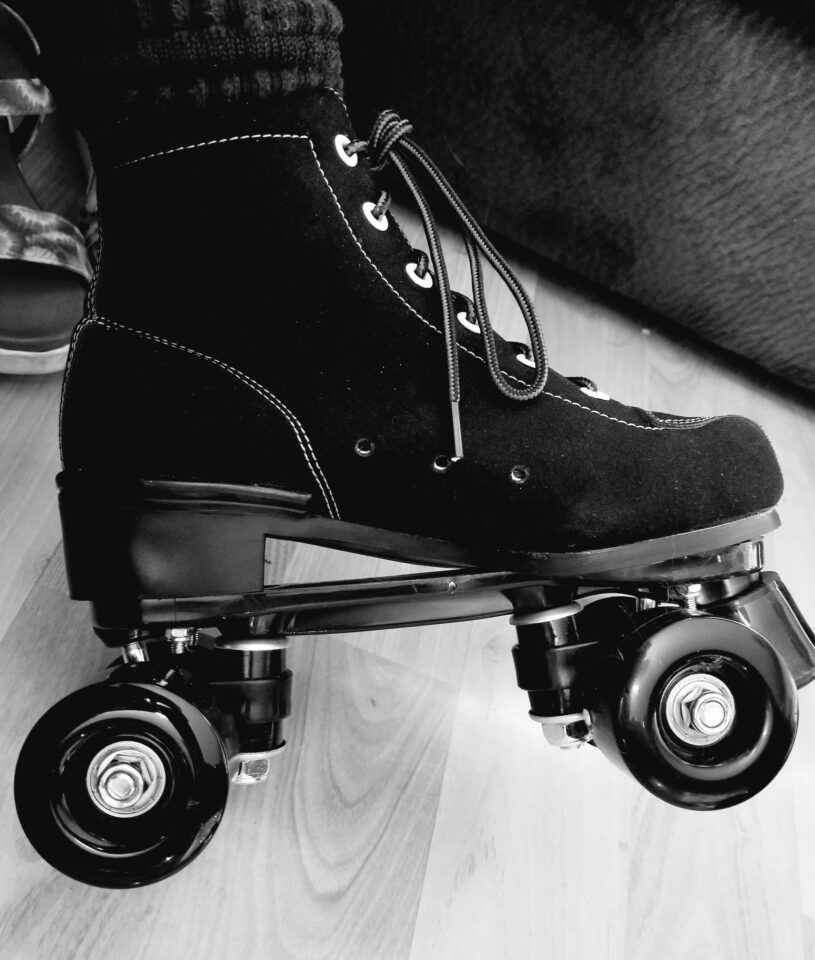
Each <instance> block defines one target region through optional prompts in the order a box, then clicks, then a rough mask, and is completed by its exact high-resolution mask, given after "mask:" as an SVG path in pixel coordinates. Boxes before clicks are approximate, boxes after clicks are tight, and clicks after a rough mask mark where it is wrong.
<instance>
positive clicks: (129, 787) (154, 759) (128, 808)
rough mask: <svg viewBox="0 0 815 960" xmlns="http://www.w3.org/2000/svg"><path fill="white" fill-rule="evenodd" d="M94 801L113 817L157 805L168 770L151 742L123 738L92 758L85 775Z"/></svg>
mask: <svg viewBox="0 0 815 960" xmlns="http://www.w3.org/2000/svg"><path fill="white" fill-rule="evenodd" d="M85 782H86V785H87V788H88V793H89V795H90V797H91V800H93V802H94V804H95V805H96V806H97V807H98V808H99V809H100V810H102V811H103V812H104V813H107V814H109V815H110V816H113V817H137V816H140V815H141V814H143V813H146V812H147V811H148V810H150V809H151V808H152V807H154V806H155V805H156V804H157V803H158V801H159V800H160V799H161V796H162V794H163V793H164V787H165V785H166V782H167V773H166V771H165V769H164V764H163V763H162V761H161V758H160V757H159V755H158V754H157V753H156V751H155V750H153V749H152V748H151V747H148V746H147V744H144V743H139V742H138V741H136V740H119V741H117V742H116V743H111V744H108V745H107V746H106V747H103V748H102V749H101V750H100V751H99V752H98V753H97V754H96V756H95V757H94V758H93V760H91V762H90V765H89V766H88V773H87V776H86V778H85Z"/></svg>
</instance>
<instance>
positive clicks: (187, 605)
mask: <svg viewBox="0 0 815 960" xmlns="http://www.w3.org/2000/svg"><path fill="white" fill-rule="evenodd" d="M410 132H411V128H410V126H409V125H408V124H407V123H406V122H405V121H403V120H401V119H399V118H398V117H397V116H395V115H394V114H392V113H390V112H386V113H384V114H383V115H382V116H381V117H380V118H379V120H378V121H377V123H376V124H375V126H374V129H373V131H372V133H371V135H370V137H369V138H368V139H367V140H366V141H362V140H358V139H357V138H356V136H355V134H354V131H353V129H352V127H351V124H350V122H349V120H348V117H347V114H346V111H345V107H344V105H343V103H342V101H341V100H340V98H339V97H338V96H337V95H336V94H335V93H334V92H332V91H330V90H319V91H310V92H299V93H295V94H291V95H289V96H286V97H281V98H280V99H278V100H276V101H275V102H273V103H267V104H264V105H263V106H262V107H258V106H255V107H253V108H251V109H250V108H246V109H245V110H241V109H237V108H233V109H230V110H229V111H228V112H224V113H223V115H222V116H220V117H215V118H213V116H212V115H211V114H208V115H206V116H193V115H191V116H189V117H187V118H186V120H184V119H183V118H179V117H178V116H174V117H173V120H172V123H167V124H166V125H162V124H161V122H158V121H153V122H151V123H150V124H149V125H144V126H143V127H139V126H138V125H137V124H136V123H135V122H134V124H131V125H128V126H127V127H123V128H122V129H121V130H120V131H119V132H118V133H114V134H111V135H110V136H109V137H106V140H105V143H104V144H103V145H102V144H100V145H97V146H96V148H95V157H94V159H95V165H96V168H97V173H98V178H99V205H100V211H101V218H102V221H101V222H102V229H103V242H102V253H101V265H100V268H99V270H98V272H97V276H96V279H95V282H94V286H93V289H92V291H91V295H90V298H89V305H88V313H87V317H86V319H85V320H84V321H83V322H82V323H81V324H80V326H79V328H78V330H77V332H76V335H75V338H74V344H73V350H72V355H71V359H70V363H69V368H68V371H67V374H66V381H65V394H64V403H63V412H62V443H63V460H64V472H63V473H62V474H61V476H60V478H59V487H60V508H61V514H62V522H63V528H64V534H65V554H66V561H67V567H68V573H69V581H70V586H71V591H72V596H74V597H75V598H77V599H84V600H90V601H91V602H92V605H93V616H94V622H95V627H96V631H97V633H98V635H99V636H100V637H101V638H102V639H103V640H104V641H105V642H106V643H108V644H110V645H111V646H117V647H121V648H122V650H123V654H124V660H125V663H124V664H123V665H122V666H120V667H119V668H118V669H117V670H116V671H115V672H114V673H113V675H112V676H111V677H110V678H109V680H107V681H106V682H105V683H102V684H99V685H97V686H96V687H93V688H91V692H90V693H86V692H81V693H80V694H76V695H74V696H73V697H72V698H68V699H67V700H65V701H63V702H62V703H61V704H59V705H58V706H57V707H55V708H54V709H53V710H52V711H51V712H50V713H49V714H47V715H46V717H45V718H43V720H42V721H40V724H39V725H38V726H37V727H36V728H35V730H34V731H33V733H32V734H31V737H30V738H29V741H28V742H27V744H26V747H25V748H24V750H23V753H22V757H21V760H20V768H19V769H20V771H21V774H22V775H18V778H17V784H18V787H17V793H18V805H19V808H20V813H21V818H22V820H23V823H24V826H25V828H26V830H27V832H28V834H29V836H30V837H31V839H32V842H33V843H34V844H35V846H37V848H38V849H39V850H40V851H41V852H42V853H43V855H44V856H45V857H46V858H47V859H49V860H50V862H52V863H53V864H55V865H56V866H58V867H59V868H60V869H62V870H64V871H66V872H68V873H69V874H71V875H72V876H75V877H78V878H79V879H82V880H86V881H88V882H92V883H99V884H102V885H111V886H128V885H135V884H140V883H146V882H149V881H151V880H155V879H159V878H160V877H162V876H166V875H167V874H169V873H172V872H173V871H174V870H177V869H178V868H179V867H180V866H181V865H183V863H185V862H186V861H187V860H189V859H190V857H191V856H193V855H194V854H195V853H196V852H197V851H198V850H199V849H200V848H201V846H202V845H203V843H204V842H206V840H207V839H208V838H209V836H210V835H211V833H212V831H213V830H214V829H215V826H216V824H217V822H218V819H219V816H220V810H221V809H222V804H223V800H224V798H225V796H226V786H227V781H229V780H230V779H231V780H232V781H236V782H254V781H259V780H262V779H264V777H265V776H266V774H267V773H268V770H269V764H270V760H271V757H272V756H273V754H274V752H275V751H276V750H278V749H279V748H280V746H281V745H282V743H283V739H282V735H281V724H282V721H283V719H284V717H285V716H286V714H287V712H288V698H289V680H290V675H289V673H288V671H287V670H286V669H285V665H284V659H283V658H284V651H285V646H286V642H287V638H288V637H291V636H294V635H298V634H308V633H326V632H332V631H343V630H360V629H366V628H374V627H376V628H381V627H403V626H408V625H410V624H415V623H426V622H442V621H446V620H460V619H467V618H475V617H485V616H501V615H506V616H511V617H512V623H513V624H514V625H515V627H516V628H517V632H518V644H517V646H516V647H515V651H514V653H515V659H516V667H517V674H518V681H519V684H520V686H521V687H522V688H523V689H525V690H527V691H528V693H529V699H530V702H531V707H532V709H531V715H532V717H533V719H534V720H536V721H538V722H539V723H540V724H541V725H542V727H543V730H544V732H545V734H546V736H547V739H548V740H550V741H552V742H555V743H557V744H559V745H561V746H575V745H580V744H581V743H584V742H594V743H595V744H596V745H597V746H599V747H600V748H601V749H602V750H603V751H604V752H605V753H607V754H608V755H609V756H611V757H612V759H614V760H615V761H616V762H618V763H619V764H621V765H622V766H624V767H625V768H627V769H628V770H630V771H631V772H632V773H633V774H634V776H636V777H637V778H638V779H639V780H640V781H641V782H642V783H643V784H644V785H645V786H646V787H647V788H648V789H650V790H651V791H653V792H654V793H656V794H657V795H658V796H661V797H663V798H664V799H666V800H668V801H671V802H673V803H676V804H679V805H682V806H686V807H691V808H696V809H714V808H720V807H725V806H728V805H730V804H734V803H737V802H739V801H741V800H743V799H745V798H747V797H749V796H751V795H752V794H754V793H755V792H757V791H758V790H760V789H761V788H762V787H763V786H765V785H766V784H767V783H768V782H769V781H770V780H771V779H772V777H773V776H774V775H775V773H776V772H777V771H778V770H779V769H780V767H781V765H782V764H783V762H784V759H785V758H786V755H787V753H788V751H789V749H790V747H791V745H792V741H793V737H794V732H795V725H796V716H797V714H796V696H795V687H796V683H798V684H799V685H801V684H803V683H805V682H808V681H809V680H811V679H812V677H813V675H815V656H814V655H813V645H812V635H811V633H810V632H809V630H808V628H807V626H806V625H805V623H804V622H803V620H802V619H801V618H800V616H799V614H798V613H797V611H796V609H795V606H794V604H793V603H792V601H791V599H790V597H789V596H788V594H787V593H786V591H785V589H784V587H783V585H782V583H781V581H780V580H779V579H778V577H777V575H776V574H774V573H767V572H763V571H762V549H761V538H762V536H763V535H764V534H766V533H769V532H770V531H771V530H773V528H774V527H776V526H777V524H778V518H777V516H776V514H775V513H774V511H773V507H774V505H775V504H776V503H777V501H778V499H779V497H780V495H781V489H782V480H781V475H780V472H779V468H778V465H777V462H776V459H775V456H774V455H773V452H772V449H771V447H770V445H769V442H768V441H767V438H766V437H765V436H764V434H763V433H762V431H761V430H760V429H759V428H758V427H757V426H756V425H755V424H753V423H751V422H750V421H748V420H745V419H742V418H739V417H713V418H700V417H690V418H688V417H677V416H669V415H666V414H662V413H653V412H650V411H646V410H640V409H637V408H632V407H628V406H625V405H623V404H621V403H618V402H616V401H615V400H613V399H611V398H610V397H608V396H607V395H605V394H603V393H601V392H600V391H599V390H598V389H597V388H596V387H595V386H594V384H592V383H591V382H589V381H587V380H582V379H579V378H576V379H568V378H566V377H563V376H560V375H559V374H557V373H556V372H555V371H554V370H552V369H550V367H549V363H548V359H547V356H546V352H545V348H544V343H543V337H542V335H541V330H540V326H539V322H538V320H537V318H536V316H535V313H534V310H533V307H532V304H531V302H530V300H529V298H528V297H527V295H526V293H525V292H524V290H523V289H522V287H521V286H520V284H519V283H518V281H517V279H516V278H515V277H514V275H513V274H512V272H511V270H510V269H509V268H508V267H507V265H506V264H505V262H504V261H503V260H502V259H501V257H500V255H499V254H498V253H497V252H496V250H495V249H494V247H493V246H492V244H491V243H490V241H489V240H488V239H487V238H486V237H485V235H484V234H483V233H482V231H481V230H480V228H479V227H478V225H477V224H476V223H475V222H474V221H473V220H472V218H471V217H470V215H469V214H468V212H467V211H466V210H465V209H464V207H463V206H462V205H461V203H460V201H459V200H458V198H457V197H456V195H455V193H454V192H453V191H452V189H451V188H450V186H449V185H448V183H447V181H446V180H445V179H444V177H443V176H442V174H441V173H440V172H439V171H438V169H437V168H436V167H435V166H434V164H433V163H432V161H431V160H430V159H429V158H428V157H427V156H426V154H425V153H424V152H423V151H422V150H421V148H420V147H419V146H417V145H416V143H415V142H414V141H413V140H412V139H411V137H410ZM383 167H389V168H391V173H395V174H397V175H399V176H401V177H402V178H403V179H404V181H405V183H406V185H407V187H408V188H409V190H410V192H411V193H412V194H413V196H414V197H415V200H416V203H417V206H418V209H419V212H420V213H421V217H422V221H423V224H424V227H425V232H426V235H427V245H428V249H429V255H428V254H427V253H425V252H422V251H417V250H414V249H412V248H411V247H410V245H409V244H408V243H407V241H406V239H405V237H404V235H403V234H402V232H401V230H400V228H399V227H398V225H397V223H396V221H395V220H394V219H393V216H392V214H391V213H390V212H389V198H388V195H387V194H384V193H383V192H382V190H381V188H380V187H379V186H377V182H376V181H377V177H376V176H375V174H376V172H377V171H378V170H379V169H380V168H383ZM428 197H431V198H432V200H433V201H434V202H440V203H444V204H446V205H447V207H448V211H449V212H451V213H452V214H453V215H454V217H456V218H457V220H458V221H459V222H460V224H461V226H462V228H463V235H464V239H465V242H466V246H467V251H468V255H469V261H470V266H471V273H472V291H471V296H465V295H463V294H461V293H458V292H452V291H451V290H450V288H449V283H448V279H447V271H446V267H445V261H444V256H443V253H442V250H441V246H440V242H439V235H438V232H437V229H436V226H435V222H434V217H433V214H432V212H431V209H430V204H429V203H428V199H427V198H428ZM158 224H160V226H158ZM482 259H486V260H487V261H489V263H491V264H492V266H493V268H494V269H495V270H497V272H498V273H499V275H500V276H501V278H502V279H503V280H504V282H505V283H506V284H507V286H508V287H509V289H510V291H511V293H512V295H513V296H514V298H515V300H516V301H517V303H518V305H519V307H520V309H521V311H522V313H523V316H524V319H525V321H526V325H527V328H528V330H529V338H530V345H529V346H528V347H526V346H522V345H520V344H517V343H510V342H507V341H505V340H503V339H502V338H500V337H498V336H497V335H495V334H494V333H493V331H492V327H491V325H490V319H489V314H488V310H487V305H486V303H485V302H484V294H483V289H482ZM276 539H284V540H294V541H300V542H307V543H311V544H319V545H324V546H328V547H332V548H337V549H341V550H346V551H357V552H360V553H367V554H372V555H376V556H381V557H389V558H393V559H397V560H401V561H407V562H412V563H418V564H426V565H432V566H434V567H442V568H447V569H444V571H443V572H442V573H439V572H438V571H432V572H428V573H425V574H420V575H407V576H400V577H392V578H388V579H380V580H365V581H357V582H353V581H348V582H339V583H320V584H312V585H307V586H303V585H298V586H297V587H294V586H290V585H283V584H279V583H276V582H275V576H274V569H273V567H272V568H271V569H270V565H269V564H268V563H264V558H266V557H269V556H272V555H273V551H270V549H269V547H270V544H272V543H273V542H274V541H275V540H276ZM191 714H194V715H195V718H196V719H195V722H194V723H193V722H191V721H190V719H189V717H190V715H191ZM157 715H160V717H161V723H159V722H158V720H157V719H156V718H157ZM162 724H163V725H162ZM194 742H198V743H199V744H200V749H198V750H195V749H193V748H192V747H191V743H194ZM218 744H220V747H218ZM193 756H194V757H196V758H197V759H196V760H195V761H193V760H192V759H191V757H193ZM34 767H36V770H37V776H36V777H33V776H30V775H29V774H30V773H31V768H34ZM46 768H47V770H48V773H47V776H49V777H50V778H51V786H52V789H51V790H50V791H42V790H40V791H39V793H38V796H37V798H32V797H31V796H30V795H29V792H28V790H27V788H26V786H25V784H26V783H29V782H37V783H40V782H41V781H42V779H43V776H45V774H43V770H45V769H46ZM204 797H206V798H208V799H207V802H202V798H204ZM88 836H91V837H92V842H84V843H78V842H76V838H77V837H88Z"/></svg>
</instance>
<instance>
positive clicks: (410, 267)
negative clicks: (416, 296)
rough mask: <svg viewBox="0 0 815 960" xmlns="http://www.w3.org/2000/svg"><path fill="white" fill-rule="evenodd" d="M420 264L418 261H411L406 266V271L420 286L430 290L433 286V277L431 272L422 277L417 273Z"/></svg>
mask: <svg viewBox="0 0 815 960" xmlns="http://www.w3.org/2000/svg"><path fill="white" fill-rule="evenodd" d="M418 266H419V265H418V263H409V264H407V266H406V267H405V272H406V273H407V275H408V276H409V277H410V279H411V280H412V281H413V282H414V283H415V284H416V285H417V286H418V287H424V288H425V290H429V289H430V288H431V287H432V286H433V277H432V276H431V275H430V273H426V274H425V275H424V276H423V277H420V276H419V275H418V274H417V273H416V268H417V267H418Z"/></svg>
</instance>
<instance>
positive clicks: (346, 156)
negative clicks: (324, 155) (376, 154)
mask: <svg viewBox="0 0 815 960" xmlns="http://www.w3.org/2000/svg"><path fill="white" fill-rule="evenodd" d="M350 142H351V141H350V140H349V139H348V137H346V136H345V135H344V134H342V133H338V134H337V136H336V137H334V149H335V150H336V151H337V155H338V156H339V158H340V160H342V162H343V163H344V164H345V165H346V166H347V167H355V166H356V165H357V164H358V163H359V156H358V155H357V154H356V153H347V152H346V150H345V148H346V147H347V146H348V144H349V143H350Z"/></svg>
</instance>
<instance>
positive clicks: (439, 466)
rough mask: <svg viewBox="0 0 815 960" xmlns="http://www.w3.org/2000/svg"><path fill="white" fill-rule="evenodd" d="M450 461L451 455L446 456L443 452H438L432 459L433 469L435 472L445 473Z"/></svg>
mask: <svg viewBox="0 0 815 960" xmlns="http://www.w3.org/2000/svg"><path fill="white" fill-rule="evenodd" d="M452 462H453V460H452V458H451V457H446V456H445V455H444V454H443V453H442V454H439V456H438V457H436V459H435V460H434V461H433V470H434V472H435V473H447V471H448V470H449V469H450V465H451V464H452Z"/></svg>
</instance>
